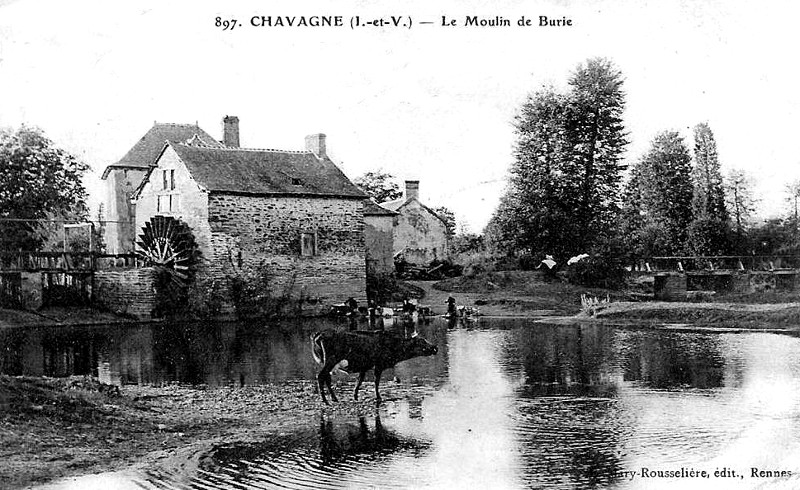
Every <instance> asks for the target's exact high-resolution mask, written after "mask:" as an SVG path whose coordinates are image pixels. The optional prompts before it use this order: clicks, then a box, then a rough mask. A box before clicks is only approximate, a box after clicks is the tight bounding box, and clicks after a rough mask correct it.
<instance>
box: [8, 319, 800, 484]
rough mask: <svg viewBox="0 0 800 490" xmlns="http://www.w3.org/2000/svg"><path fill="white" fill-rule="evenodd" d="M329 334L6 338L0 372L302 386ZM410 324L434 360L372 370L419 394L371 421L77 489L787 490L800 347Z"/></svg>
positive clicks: (189, 331) (524, 327)
mask: <svg viewBox="0 0 800 490" xmlns="http://www.w3.org/2000/svg"><path fill="white" fill-rule="evenodd" d="M331 326H333V327H338V328H347V325H346V324H342V323H337V324H331V322H330V321H327V320H314V321H304V322H283V323H225V324H168V323H164V324H150V325H140V326H135V327H132V326H107V327H60V328H43V329H26V330H21V329H20V330H9V331H3V332H0V342H2V343H0V345H3V346H4V347H5V349H4V351H3V352H2V357H0V371H2V372H4V373H7V374H32V375H48V376H65V375H71V374H88V375H92V376H96V377H98V378H99V379H100V380H102V381H104V382H107V383H114V384H118V385H125V384H148V385H163V384H165V383H172V382H180V383H187V384H203V385H207V386H209V387H212V388H213V387H216V386H242V385H250V384H259V383H264V382H270V381H278V380H286V379H300V378H303V379H311V378H313V377H314V376H315V373H316V366H315V364H314V362H313V360H312V359H311V356H310V353H309V345H308V334H309V333H310V332H311V331H313V330H318V329H320V328H326V327H331ZM390 328H399V329H403V328H405V329H408V328H409V327H408V326H405V327H404V326H402V325H396V326H395V327H390ZM416 329H417V331H418V333H419V334H420V335H421V336H423V337H425V338H427V339H428V340H429V341H430V342H432V343H434V344H436V345H437V346H438V348H439V353H438V354H437V355H436V356H434V357H429V358H418V359H414V360H411V361H407V362H405V363H403V364H400V365H398V366H397V368H396V369H394V370H393V371H388V372H386V373H384V380H385V381H386V382H390V380H392V379H394V378H397V380H399V381H400V382H403V383H410V384H412V385H414V386H415V389H414V390H411V391H410V395H409V396H408V397H406V398H403V399H395V400H388V401H386V402H385V403H384V406H383V407H382V409H381V411H380V412H379V415H378V416H370V417H358V416H352V417H351V416H332V415H326V414H325V413H321V414H320V416H319V418H317V419H315V420H313V421H309V422H308V423H307V424H306V425H305V426H301V428H299V429H297V430H296V431H293V432H290V433H281V434H277V435H276V434H270V435H265V436H264V437H263V440H258V441H256V442H253V441H252V440H249V441H248V442H246V443H245V442H242V443H237V442H236V441H233V442H229V443H226V444H224V445H221V446H218V447H214V448H212V449H210V450H209V451H208V452H207V453H206V454H203V455H199V457H197V458H196V460H197V461H199V463H198V464H197V465H195V466H189V465H176V466H175V467H173V468H171V469H164V468H153V469H152V470H143V471H134V472H122V473H115V474H109V475H100V476H93V477H87V478H86V479H83V480H81V479H79V480H77V482H78V483H79V487H80V488H88V487H89V486H91V484H92V482H94V483H95V484H97V485H98V486H97V488H104V487H108V486H109V485H111V484H112V483H110V482H113V486H114V487H118V488H124V487H129V488H152V489H155V488H198V489H201V488H202V489H211V488H214V489H223V488H224V489H256V488H293V489H301V488H336V489H339V488H508V489H517V488H519V489H522V488H565V489H567V488H569V489H572V488H621V489H626V488H637V489H638V488H798V487H800V457H798V456H800V339H798V338H797V337H794V336H790V335H783V334H776V333H760V332H753V333H720V332H706V333H696V332H694V333H690V332H683V331H670V330H655V329H636V328H624V329H623V328H617V327H612V326H603V325H571V326H563V325H561V326H557V325H546V324H541V323H534V322H533V321H530V320H500V319H480V320H479V321H477V322H472V323H468V324H456V325H452V324H451V325H448V324H447V323H445V322H444V321H443V320H440V319H435V320H433V321H431V322H429V323H427V324H420V325H418V326H417V327H416ZM367 386H368V387H369V386H370V384H368V385H367ZM366 393H368V394H370V395H371V393H370V392H369V390H366ZM347 398H348V397H347V396H344V397H343V399H345V400H346V399H347ZM342 403H347V401H344V402H342ZM176 468H177V469H176ZM753 468H756V469H757V470H756V472H757V473H756V474H757V475H762V474H765V475H768V476H753ZM703 471H705V472H706V473H705V476H703V473H702V472H703ZM760 471H769V472H773V471H784V472H790V473H791V475H787V474H785V473H784V474H783V475H782V476H775V474H772V473H758V472H760ZM103 478H105V479H103ZM75 482H76V481H73V484H75ZM59 485H61V486H59ZM64 485H65V484H57V485H56V487H57V488H63V487H64Z"/></svg>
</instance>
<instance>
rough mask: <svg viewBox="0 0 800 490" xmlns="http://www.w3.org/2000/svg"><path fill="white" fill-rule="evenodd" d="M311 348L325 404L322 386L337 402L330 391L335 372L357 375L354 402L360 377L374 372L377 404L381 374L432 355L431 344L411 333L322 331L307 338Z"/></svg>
mask: <svg viewBox="0 0 800 490" xmlns="http://www.w3.org/2000/svg"><path fill="white" fill-rule="evenodd" d="M311 348H312V354H313V355H314V360H315V361H317V364H322V371H320V372H319V375H318V376H317V383H318V384H319V393H320V395H322V401H323V402H325V403H326V404H327V403H328V399H327V398H325V385H327V386H328V391H330V393H331V399H332V400H333V401H335V402H336V401H339V400H337V398H336V394H335V393H334V392H333V388H331V373H332V372H333V371H336V370H343V371H347V372H348V373H359V374H358V381H357V382H356V389H355V391H354V392H353V399H354V400H358V389H359V388H360V387H361V383H362V382H364V376H366V374H367V371H369V370H370V369H375V396H376V403H377V404H378V405H380V403H381V394H380V392H379V391H378V385H379V383H380V380H381V373H382V372H383V371H384V370H386V369H389V368H392V367H394V365H395V364H397V363H398V362H401V361H405V360H407V359H411V358H413V357H419V356H431V355H434V354H436V352H437V350H438V349H436V346H435V345H431V344H430V343H428V341H427V340H425V339H423V338H422V337H417V335H416V334H414V335H413V336H412V337H411V338H404V337H403V336H402V335H399V334H395V333H391V332H383V331H354V332H352V331H351V332H336V331H333V330H325V331H322V332H319V333H315V334H314V335H312V336H311Z"/></svg>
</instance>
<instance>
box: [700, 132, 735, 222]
mask: <svg viewBox="0 0 800 490" xmlns="http://www.w3.org/2000/svg"><path fill="white" fill-rule="evenodd" d="M694 162H695V164H694V171H693V172H692V179H693V182H694V195H693V197H692V208H693V210H694V215H695V218H700V217H707V218H711V219H716V220H720V221H726V220H727V219H728V210H727V207H726V206H725V189H724V186H723V181H722V173H721V172H720V166H719V157H718V156H717V143H716V141H715V140H714V133H713V132H712V131H711V128H710V127H709V126H708V124H707V123H700V124H698V125H697V126H695V127H694Z"/></svg>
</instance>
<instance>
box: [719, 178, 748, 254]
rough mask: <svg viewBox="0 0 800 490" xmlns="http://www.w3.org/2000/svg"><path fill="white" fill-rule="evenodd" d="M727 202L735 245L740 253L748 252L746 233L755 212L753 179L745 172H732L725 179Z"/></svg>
mask: <svg viewBox="0 0 800 490" xmlns="http://www.w3.org/2000/svg"><path fill="white" fill-rule="evenodd" d="M724 183H725V200H726V204H727V207H728V209H730V216H731V221H732V222H733V230H734V234H735V240H734V245H735V247H736V249H737V251H738V252H739V253H744V252H746V248H747V247H746V240H745V233H746V231H747V228H748V226H747V225H748V223H749V220H750V217H751V216H752V213H753V212H754V211H755V202H756V201H755V198H754V197H753V179H752V178H751V177H750V176H749V175H748V174H747V173H745V172H744V171H743V170H738V169H734V170H730V171H729V172H728V173H727V174H726V175H725V179H724Z"/></svg>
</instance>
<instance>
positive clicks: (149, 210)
mask: <svg viewBox="0 0 800 490" xmlns="http://www.w3.org/2000/svg"><path fill="white" fill-rule="evenodd" d="M156 164H157V168H156V169H154V170H153V172H151V173H150V177H149V179H148V181H147V183H146V184H145V185H144V186H143V188H142V192H141V193H140V195H139V198H138V199H137V200H136V234H137V238H138V234H139V233H141V230H142V227H144V225H145V223H146V222H147V221H149V220H150V218H152V217H153V216H157V215H158V216H172V217H173V218H176V219H179V220H181V221H183V222H185V223H186V224H187V225H189V227H190V228H191V229H192V231H193V232H194V238H195V240H196V241H197V245H198V246H199V248H200V252H201V253H202V254H203V257H205V258H206V260H208V258H209V257H211V256H212V255H213V254H212V250H211V241H210V237H211V230H210V229H209V227H208V193H207V192H205V191H204V190H203V189H201V188H200V186H198V184H197V182H196V181H195V180H194V179H193V178H192V176H191V174H190V173H189V170H188V169H187V168H186V165H184V164H183V162H182V161H181V159H180V158H178V154H177V153H175V150H173V149H172V148H167V149H166V151H164V153H163V154H162V155H161V157H160V158H159V159H158V161H157V162H156ZM164 170H166V171H170V170H174V172H175V173H174V179H175V188H174V189H171V188H167V189H165V188H164V182H163V175H162V173H161V172H162V171H164ZM168 187H171V186H168ZM159 196H161V198H162V206H161V208H160V209H159V204H158V199H159ZM169 196H172V197H173V206H172V209H169V206H168V200H166V199H165V197H169ZM163 204H167V205H166V206H164V205H163Z"/></svg>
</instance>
